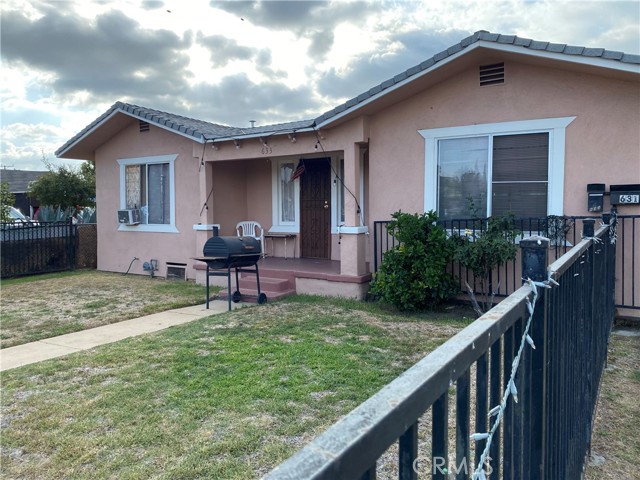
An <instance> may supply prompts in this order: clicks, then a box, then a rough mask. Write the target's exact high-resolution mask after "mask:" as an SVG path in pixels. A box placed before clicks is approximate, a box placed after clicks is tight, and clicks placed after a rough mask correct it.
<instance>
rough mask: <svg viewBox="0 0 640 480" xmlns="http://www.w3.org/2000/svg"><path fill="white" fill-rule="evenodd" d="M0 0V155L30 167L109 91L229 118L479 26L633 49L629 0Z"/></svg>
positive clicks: (408, 58) (338, 96) (339, 81)
mask: <svg viewBox="0 0 640 480" xmlns="http://www.w3.org/2000/svg"><path fill="white" fill-rule="evenodd" d="M0 8H1V10H2V15H1V16H0V21H2V22H3V23H2V32H3V42H2V45H0V49H1V54H2V69H1V70H0V81H1V83H2V89H1V90H0V100H1V101H2V110H3V111H2V122H3V125H2V132H1V133H2V138H3V145H2V153H1V155H2V162H3V163H4V164H16V165H19V166H21V167H22V168H32V169H41V168H42V165H41V162H40V157H41V152H42V151H43V150H44V151H45V153H46V154H47V156H49V157H50V158H53V151H55V150H56V149H57V148H58V147H60V146H61V145H62V144H63V143H64V142H65V141H66V140H68V139H69V138H70V137H72V136H73V135H75V134H76V133H77V132H78V131H80V130H81V129H82V128H84V127H85V126H86V125H87V124H89V123H90V122H91V121H93V120H94V119H95V118H96V117H97V116H99V115H100V114H102V113H103V112H104V111H106V109H107V108H109V106H111V105H112V104H113V103H114V102H115V101H117V100H123V101H129V102H131V103H136V104H139V105H143V106H148V107H150V108H157V109H160V110H167V111H173V112H175V113H179V114H183V115H188V116H193V117H195V118H202V119H205V120H210V121H214V122H219V123H226V124H232V125H233V124H237V125H245V124H246V123H247V121H248V120H249V119H254V118H255V119H257V120H258V121H259V123H269V122H279V121H288V120H299V119H304V118H312V117H314V116H316V115H319V114H321V113H322V112H323V111H324V110H328V109H330V108H333V107H334V106H336V105H337V104H338V103H340V102H341V101H343V100H344V99H346V98H350V97H352V96H355V95H357V94H359V93H361V92H362V91H365V90H366V89H368V88H370V87H371V86H373V85H375V84H376V83H379V82H381V81H383V80H385V79H387V78H390V77H391V76H393V75H395V74H396V73H399V72H401V71H403V70H404V69H406V68H409V67H410V66H412V65H415V64H417V63H419V62H421V61H422V60H425V59H427V58H429V57H430V56H432V55H434V54H435V53H437V52H439V51H441V50H443V49H446V48H447V47H449V46H451V45H453V44H454V43H456V42H458V41H460V40H461V39H462V38H464V37H465V36H466V35H469V34H471V33H473V32H474V31H477V30H480V29H483V30H489V31H492V32H496V33H504V34H516V35H519V36H521V37H527V38H532V39H535V40H543V41H551V42H557V43H567V44H572V45H584V46H591V47H603V48H607V49H610V50H622V51H625V52H627V53H636V54H637V53H640V22H638V18H639V17H640V2H637V1H630V2H622V1H600V2H597V1H584V2H583V1H564V2H563V1H555V0H553V1H552V0H540V1H524V0H505V1H486V0H453V1H433V0H428V1H426V0H425V1H412V2H401V1H393V2H377V1H370V2H357V1H356V2H346V1H334V2H280V1H268V2H263V3H252V2H215V1H209V0H189V2H185V1H184V0H182V1H181V0H165V1H164V2H162V1H160V2H158V1H143V2H140V1H134V0H111V1H109V2H105V1H103V0H65V1H56V0H36V1H27V0H4V1H3V2H2V4H1V7H0ZM167 10H169V11H170V12H168V11H167ZM34 22H36V23H34ZM35 27H38V28H35ZM202 39H205V40H206V41H205V42H203V41H202Z"/></svg>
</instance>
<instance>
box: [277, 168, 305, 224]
mask: <svg viewBox="0 0 640 480" xmlns="http://www.w3.org/2000/svg"><path fill="white" fill-rule="evenodd" d="M297 162H298V160H297V159H279V160H275V161H273V164H272V177H273V178H272V182H271V185H272V189H273V192H272V212H273V215H272V219H273V222H272V223H273V226H272V227H271V229H270V231H271V232H282V233H298V231H299V229H300V227H299V216H300V214H299V212H300V205H299V197H300V195H299V192H300V185H299V182H298V181H296V180H291V175H292V174H293V172H294V171H295V169H296V166H297Z"/></svg>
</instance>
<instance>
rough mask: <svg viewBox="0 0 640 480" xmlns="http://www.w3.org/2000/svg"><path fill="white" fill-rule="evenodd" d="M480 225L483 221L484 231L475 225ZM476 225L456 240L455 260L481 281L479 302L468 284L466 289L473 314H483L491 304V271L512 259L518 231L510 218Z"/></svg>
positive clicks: (515, 250)
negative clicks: (484, 224)
mask: <svg viewBox="0 0 640 480" xmlns="http://www.w3.org/2000/svg"><path fill="white" fill-rule="evenodd" d="M482 222H486V229H485V230H481V229H480V226H481V225H478V224H481V223H482ZM476 224H477V225H476V228H475V229H474V230H473V232H474V233H473V235H472V236H467V237H458V238H457V239H456V244H457V246H456V253H455V260H456V261H457V262H459V263H460V264H461V265H462V266H464V267H466V268H467V269H469V270H471V272H472V273H473V276H474V278H475V279H476V280H477V281H479V282H480V293H481V294H482V299H481V301H480V303H479V302H478V301H477V299H476V297H475V295H474V294H473V290H472V289H471V287H470V286H469V285H468V284H467V289H468V291H469V295H470V296H471V301H472V303H473V305H474V309H475V310H476V313H478V315H482V314H483V313H484V312H486V311H488V310H489V309H490V308H491V307H492V305H493V297H494V295H495V291H494V288H493V285H492V284H491V272H492V271H493V270H494V269H496V268H497V267H499V266H500V265H504V264H505V263H507V262H508V261H510V260H515V258H516V253H517V251H518V246H517V245H516V242H515V240H516V237H517V236H518V235H519V234H520V231H519V230H518V229H517V228H516V227H515V219H514V217H513V215H508V216H504V217H491V218H489V219H488V220H477V221H476ZM495 290H497V288H496V289H495Z"/></svg>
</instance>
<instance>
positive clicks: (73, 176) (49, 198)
mask: <svg viewBox="0 0 640 480" xmlns="http://www.w3.org/2000/svg"><path fill="white" fill-rule="evenodd" d="M43 162H44V163H45V165H47V168H48V169H49V172H48V173H45V174H44V175H42V176H41V177H40V178H38V179H37V180H35V181H34V182H32V183H31V185H30V186H29V192H28V195H29V196H30V197H32V198H34V197H35V198H37V199H38V200H39V201H40V205H49V206H52V207H56V208H60V209H62V210H65V209H67V208H69V207H71V208H73V209H76V208H77V207H93V206H95V196H96V175H95V166H94V165H93V164H92V163H90V162H85V163H83V164H82V165H81V166H80V168H73V167H69V166H67V165H60V166H58V167H55V166H53V165H52V164H51V163H50V162H48V161H47V160H46V158H43Z"/></svg>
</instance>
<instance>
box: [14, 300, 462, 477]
mask: <svg viewBox="0 0 640 480" xmlns="http://www.w3.org/2000/svg"><path fill="white" fill-rule="evenodd" d="M465 316H466V318H464V317H465ZM471 318H472V315H471V314H470V312H469V311H468V310H463V309H459V308H453V309H449V310H447V311H445V312H440V313H431V314H422V315H416V316H403V315H397V314H393V313H389V312H388V311H385V310H383V309H380V308H379V307H377V306H375V305H371V304H366V303H361V302H355V301H345V300H327V299H318V298H314V297H295V298H293V299H291V300H288V301H284V302H280V303H274V304H269V305H266V306H259V307H250V308H244V309H239V310H234V311H232V312H228V313H224V314H220V315H217V316H212V317H209V318H205V319H202V320H199V321H196V322H193V323H191V324H188V325H183V326H180V327H174V328H171V329H168V330H165V331H163V332H159V333H156V334H153V335H146V336H143V337H138V338H133V339H129V340H125V341H121V342H117V343H115V344H110V345H105V346H102V347H99V348H96V349H94V350H92V351H89V352H83V353H79V354H75V355H71V356H68V357H64V358H62V359H58V360H51V361H47V362H43V363H40V364H35V365H30V366H26V367H22V368H19V369H15V370H10V371H7V372H4V373H3V374H2V387H3V388H2V397H1V399H2V409H3V418H2V439H1V441H2V470H3V472H2V473H3V476H4V477H5V478H33V479H36V478H37V479H40V478H150V477H151V478H167V479H169V478H215V479H247V478H258V477H260V476H262V475H264V474H265V473H266V472H268V471H269V470H270V469H271V468H273V467H274V466H275V465H277V464H278V463H279V462H281V461H282V460H284V459H285V458H287V457H288V456H289V455H291V454H292V453H293V452H295V451H296V450H297V449H298V448H300V447H301V446H302V445H304V444H306V443H308V442H309V441H310V440H311V439H313V438H314V437H315V436H316V435H317V434H319V433H321V432H322V431H323V430H325V429H326V428H327V427H328V426H329V425H331V424H332V423H333V422H334V421H335V420H337V419H338V418H339V417H340V416H342V415H344V414H346V413H347V412H349V411H350V410H351V409H352V408H354V407H355V406H357V405H358V404H359V403H361V402H362V401H363V400H365V399H366V398H368V397H369V396H370V395H372V394H373V393H375V392H376V391H377V390H378V389H379V388H380V387H382V386H383V385H384V384H386V383H388V382H389V381H390V380H392V379H393V378H394V377H395V376H397V375H398V374H399V373H400V372H402V371H403V370H405V369H406V368H408V367H409V366H411V365H412V364H413V363H414V362H415V361H416V360H417V359H419V358H421V357H422V356H423V355H424V354H426V353H427V352H429V351H431V350H433V349H434V348H435V347H436V346H438V345H440V344H441V343H443V342H444V341H445V340H446V339H448V338H450V337H451V336H452V335H453V334H455V333H456V332H457V331H459V330H460V329H462V328H463V327H464V326H465V325H466V324H467V323H468V322H469V321H470V320H471Z"/></svg>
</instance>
